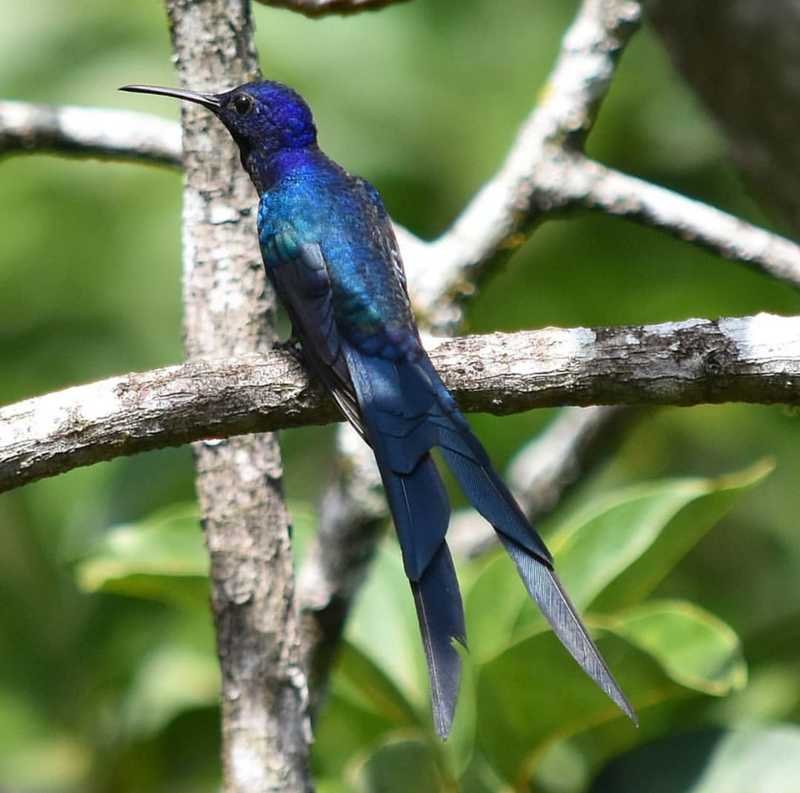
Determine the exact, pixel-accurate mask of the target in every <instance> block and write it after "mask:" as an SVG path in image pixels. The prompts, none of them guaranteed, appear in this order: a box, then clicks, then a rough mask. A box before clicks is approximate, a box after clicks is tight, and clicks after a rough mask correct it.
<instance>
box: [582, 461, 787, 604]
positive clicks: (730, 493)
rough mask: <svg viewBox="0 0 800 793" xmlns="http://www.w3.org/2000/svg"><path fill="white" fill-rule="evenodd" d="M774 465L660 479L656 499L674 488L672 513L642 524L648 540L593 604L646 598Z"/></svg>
mask: <svg viewBox="0 0 800 793" xmlns="http://www.w3.org/2000/svg"><path fill="white" fill-rule="evenodd" d="M774 468H775V463H774V461H772V460H761V461H759V462H757V463H756V464H755V465H753V466H751V467H750V468H746V469H744V470H743V471H739V472H737V473H732V474H727V475H725V476H720V477H717V478H714V479H694V480H692V479H685V480H674V481H673V482H672V483H669V482H665V483H663V485H662V488H663V490H662V493H661V494H660V495H659V494H654V497H655V498H656V499H657V500H660V499H664V500H666V501H669V499H670V496H669V491H670V489H672V491H673V495H672V502H673V511H672V514H671V515H669V516H668V520H667V521H666V522H665V523H664V524H663V525H662V526H661V527H660V528H659V527H658V526H651V525H648V523H647V522H645V523H644V525H643V526H642V527H641V528H642V530H643V532H644V533H645V534H646V535H648V542H647V544H646V545H645V546H644V547H642V549H641V552H640V553H639V554H638V556H637V557H636V560H635V561H636V564H635V565H633V564H630V565H627V566H626V567H624V568H622V571H621V573H620V574H619V575H617V576H615V577H614V579H613V581H612V582H611V584H610V586H608V587H606V588H605V589H604V590H603V591H602V592H598V593H597V594H599V595H600V596H599V597H596V599H594V598H592V599H593V602H592V606H593V608H596V609H598V610H600V611H611V610H613V609H616V608H620V607H621V606H628V605H633V604H635V603H638V602H640V601H641V600H642V599H644V598H645V597H646V596H647V595H648V594H650V592H652V591H653V590H654V589H655V587H656V586H657V585H658V584H659V583H660V582H661V581H662V580H663V579H664V578H665V577H666V576H667V574H668V573H669V572H670V571H671V570H672V569H673V568H674V567H675V565H676V564H677V563H678V562H679V561H680V560H681V559H682V558H683V557H684V556H685V555H686V554H687V553H688V552H689V551H690V550H691V549H692V548H693V547H694V546H695V545H696V544H697V543H698V542H699V541H700V539H702V537H703V536H704V535H705V534H706V533H707V532H708V531H709V530H710V529H711V528H712V527H713V526H714V525H715V524H716V523H717V522H719V520H720V519H721V518H722V517H723V516H724V515H726V514H727V513H728V512H729V511H730V510H731V509H732V508H733V506H734V505H735V504H736V502H737V501H738V499H739V498H741V496H743V495H745V494H746V493H747V492H748V491H750V490H751V489H752V488H754V487H755V486H757V485H759V484H760V483H761V482H763V480H764V479H765V478H766V477H767V476H768V475H769V474H770V473H771V472H772V471H773V470H774ZM670 485H671V486H672V487H670ZM576 572H577V571H576ZM588 602H589V601H587V604H588Z"/></svg>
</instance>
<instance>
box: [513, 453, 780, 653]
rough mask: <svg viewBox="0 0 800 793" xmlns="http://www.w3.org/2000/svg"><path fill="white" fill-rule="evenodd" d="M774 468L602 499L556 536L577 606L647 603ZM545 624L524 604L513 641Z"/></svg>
mask: <svg viewBox="0 0 800 793" xmlns="http://www.w3.org/2000/svg"><path fill="white" fill-rule="evenodd" d="M772 467H773V466H772V463H770V462H763V463H759V464H758V465H756V466H753V467H752V468H749V469H747V470H745V471H742V472H740V473H738V474H731V475H728V476H723V477H719V478H716V479H672V480H664V481H661V482H653V483H647V484H640V485H635V486H633V487H629V488H625V489H624V490H621V491H618V492H616V493H610V494H605V495H602V496H600V497H599V498H597V499H596V500H595V501H593V502H592V503H590V504H589V505H587V506H586V508H585V509H583V510H582V511H581V513H580V514H578V515H576V516H575V517H574V518H572V519H571V520H570V521H569V522H568V523H567V524H565V525H563V526H561V527H560V528H559V529H557V530H556V531H555V533H554V534H553V535H552V537H551V538H550V547H551V549H552V551H553V554H554V556H555V559H556V567H557V569H558V572H559V575H560V576H561V579H562V580H563V581H564V583H565V585H566V587H567V590H568V591H569V593H570V596H571V597H572V600H573V602H574V603H575V604H576V606H577V607H578V608H579V609H580V610H585V609H586V608H587V607H589V606H591V607H592V608H593V609H596V610H598V611H606V612H608V611H613V610H616V609H617V608H619V607H621V606H627V605H632V604H634V603H637V602H639V601H640V600H642V599H643V598H644V597H645V596H646V595H647V594H649V593H650V592H651V591H652V590H653V588H654V587H655V586H656V585H657V584H658V583H659V582H660V581H661V580H662V579H663V578H664V576H666V575H667V573H669V571H670V570H672V568H673V567H674V566H675V565H676V564H677V563H678V561H680V559H681V558H682V557H683V556H684V555H685V554H686V553H687V552H688V551H689V550H690V549H691V548H692V547H693V546H694V545H695V544H696V543H697V542H698V541H699V540H700V538H701V537H702V536H703V535H704V534H705V533H706V532H708V531H709V530H710V529H711V528H712V527H713V526H714V525H715V523H717V521H719V519H720V518H721V517H722V516H723V515H724V514H725V513H726V512H727V511H729V510H730V509H731V507H732V506H733V504H734V503H735V501H736V500H737V498H739V497H740V496H741V495H742V494H743V493H744V492H746V491H747V490H748V489H749V488H751V487H753V486H754V485H756V484H757V483H759V482H760V481H761V480H762V479H763V478H764V477H765V476H766V475H767V474H768V473H769V472H770V471H771V470H772ZM517 597H518V598H519V597H522V596H519V595H518V596H517ZM522 600H523V602H525V603H526V602H527V601H526V599H525V598H524V597H523V598H522ZM508 609H510V605H506V606H504V610H508ZM541 627H543V620H542V619H541V617H540V616H539V614H538V612H537V611H536V610H535V609H534V608H533V607H527V605H524V606H521V607H520V622H519V625H518V629H517V631H515V636H516V637H520V638H521V637H523V636H525V635H528V634H529V633H530V632H532V631H534V630H536V629H540V628H541Z"/></svg>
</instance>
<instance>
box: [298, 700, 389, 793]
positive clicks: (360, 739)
mask: <svg viewBox="0 0 800 793" xmlns="http://www.w3.org/2000/svg"><path fill="white" fill-rule="evenodd" d="M392 729H393V724H392V723H391V722H389V721H387V720H386V718H384V717H383V716H381V715H380V714H378V713H376V712H375V711H374V710H373V709H372V708H369V707H363V706H362V705H359V704H357V703H356V702H354V701H353V700H351V699H349V698H348V697H346V696H343V695H342V694H341V693H340V692H339V691H338V690H337V687H336V686H335V685H334V686H333V687H332V689H331V691H330V693H329V694H328V696H327V698H326V700H325V706H324V707H323V708H322V710H321V712H320V715H319V722H318V724H317V725H316V726H315V728H314V743H313V745H312V758H313V765H314V774H315V776H320V777H325V778H329V779H337V780H341V779H342V777H343V775H344V772H345V769H346V768H347V765H348V764H349V763H350V762H351V761H352V759H353V758H354V757H356V756H358V755H359V754H361V753H362V752H363V751H364V750H365V748H367V747H369V746H373V745H374V744H376V743H377V742H378V741H380V740H382V739H383V738H385V736H386V735H388V734H389V733H390V732H391V731H392ZM348 789H349V788H348Z"/></svg>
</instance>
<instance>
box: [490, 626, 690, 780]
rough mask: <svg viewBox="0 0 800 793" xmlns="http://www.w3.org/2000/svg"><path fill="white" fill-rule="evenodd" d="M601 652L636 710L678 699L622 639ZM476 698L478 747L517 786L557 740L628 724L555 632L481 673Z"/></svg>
mask: <svg viewBox="0 0 800 793" xmlns="http://www.w3.org/2000/svg"><path fill="white" fill-rule="evenodd" d="M600 649H601V651H602V652H603V655H604V656H605V658H606V659H607V661H608V663H609V665H610V666H611V668H612V669H613V670H614V674H615V675H616V676H617V679H618V680H619V681H620V683H621V684H622V686H623V688H624V689H625V693H626V694H627V695H628V697H629V698H630V700H631V701H632V703H633V705H634V707H637V706H641V704H642V703H647V704H652V703H654V702H657V701H660V700H663V699H668V698H670V697H672V696H675V695H677V694H678V693H679V692H680V688H679V687H678V686H677V685H676V684H675V683H673V682H672V681H670V680H669V678H667V676H666V675H665V674H664V672H663V670H662V669H661V667H660V666H659V664H657V663H656V661H655V660H654V659H652V658H651V657H650V656H649V655H647V654H646V653H643V652H641V651H640V650H637V649H636V648H634V647H632V646H631V645H630V644H628V643H627V642H624V641H623V640H622V639H619V638H617V637H611V636H609V637H606V638H604V639H602V640H601V642H600ZM477 696H478V714H479V715H478V747H479V748H480V750H481V751H482V752H483V753H484V754H485V756H486V758H487V759H488V760H489V762H490V763H491V764H492V766H493V767H494V768H495V769H496V770H497V771H498V772H499V773H500V774H501V776H502V777H503V778H504V779H505V780H506V781H507V782H508V783H509V784H511V785H515V784H522V782H523V781H525V780H527V779H528V778H529V777H530V775H531V774H532V772H533V769H534V768H535V765H536V762H537V761H538V760H539V759H541V756H542V752H543V751H544V749H545V748H546V747H547V746H548V745H549V744H550V743H551V742H552V741H553V740H555V739H556V738H563V737H567V736H569V735H572V734H575V733H579V732H581V731H583V730H586V729H589V728H590V727H593V726H596V725H599V724H603V723H605V722H609V721H611V720H622V719H624V718H625V717H624V716H623V715H622V714H621V713H620V711H619V710H618V709H617V708H616V706H615V705H614V704H613V703H612V702H611V701H610V700H609V699H608V698H607V697H606V696H605V695H604V694H603V693H602V692H601V691H600V690H599V689H598V688H597V686H595V685H594V683H593V682H592V681H591V680H589V678H588V677H587V676H586V675H585V674H584V673H583V671H582V670H581V669H580V668H579V667H578V665H577V664H576V663H575V662H574V661H573V660H572V658H570V657H569V655H568V654H567V652H566V650H564V648H563V647H562V646H561V645H560V644H559V642H558V640H557V639H556V638H555V637H554V635H553V634H552V633H550V632H547V633H539V634H537V635H535V636H532V637H530V638H528V639H526V640H524V641H521V642H519V643H518V644H515V645H514V646H512V647H510V648H509V649H508V650H506V651H505V652H504V653H502V654H501V655H499V656H497V657H496V658H495V659H494V660H492V661H491V662H489V663H488V664H486V665H485V666H483V668H482V669H481V670H480V672H479V677H478V694H477ZM624 729H626V730H628V729H629V730H634V731H635V729H636V728H635V727H634V726H633V725H630V726H627V725H626V726H625V727H624Z"/></svg>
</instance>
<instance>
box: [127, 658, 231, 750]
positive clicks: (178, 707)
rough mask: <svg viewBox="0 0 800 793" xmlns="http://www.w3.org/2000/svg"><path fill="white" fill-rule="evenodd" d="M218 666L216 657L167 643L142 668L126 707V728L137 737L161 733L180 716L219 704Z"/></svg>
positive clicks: (129, 692) (137, 674) (144, 662)
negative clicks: (186, 712)
mask: <svg viewBox="0 0 800 793" xmlns="http://www.w3.org/2000/svg"><path fill="white" fill-rule="evenodd" d="M218 700H219V666H218V663H217V659H216V657H215V655H214V654H213V653H211V652H203V651H202V650H200V649H198V648H194V647H189V646H187V645H185V644H181V643H179V642H165V643H164V644H162V645H160V646H158V647H156V648H154V650H153V651H152V652H151V653H150V654H149V655H148V656H147V657H146V658H144V660H143V661H142V662H141V664H140V665H139V667H138V669H137V672H136V677H135V679H134V681H133V685H132V686H131V688H130V690H129V691H128V693H127V695H126V697H125V702H124V705H123V719H124V721H125V725H126V727H127V728H128V729H129V730H130V731H131V732H132V733H134V734H136V735H151V734H153V733H156V732H158V731H159V730H160V729H161V728H162V727H164V726H165V725H166V724H167V723H168V722H169V721H171V720H172V719H173V718H174V717H175V716H177V715H178V714H179V713H181V712H183V711H185V710H189V709H192V708H198V707H209V706H212V705H216V704H217V702H218Z"/></svg>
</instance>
